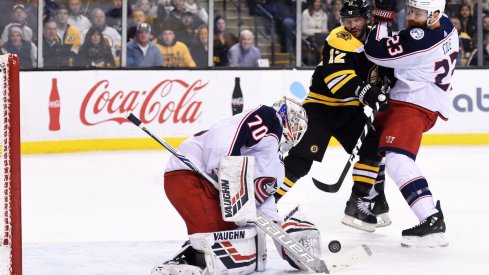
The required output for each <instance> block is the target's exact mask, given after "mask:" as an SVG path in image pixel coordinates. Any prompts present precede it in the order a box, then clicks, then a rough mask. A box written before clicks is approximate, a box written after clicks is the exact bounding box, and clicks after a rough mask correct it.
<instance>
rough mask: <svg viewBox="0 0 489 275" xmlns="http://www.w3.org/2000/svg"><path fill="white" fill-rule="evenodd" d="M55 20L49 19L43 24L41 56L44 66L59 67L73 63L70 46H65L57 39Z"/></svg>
mask: <svg viewBox="0 0 489 275" xmlns="http://www.w3.org/2000/svg"><path fill="white" fill-rule="evenodd" d="M56 29H57V28H56V21H54V20H53V19H49V18H48V20H47V21H46V22H45V23H44V26H43V33H42V34H43V42H42V43H43V44H42V57H43V60H44V68H60V67H67V66H72V65H73V54H72V53H71V52H70V48H71V47H66V46H65V45H63V44H61V42H60V41H59V40H58V35H57V33H56Z"/></svg>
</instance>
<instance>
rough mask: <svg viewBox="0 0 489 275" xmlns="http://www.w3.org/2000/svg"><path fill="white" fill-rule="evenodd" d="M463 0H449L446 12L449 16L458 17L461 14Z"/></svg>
mask: <svg viewBox="0 0 489 275" xmlns="http://www.w3.org/2000/svg"><path fill="white" fill-rule="evenodd" d="M461 6H462V1H461V0H447V4H446V5H445V13H446V15H448V17H449V18H453V17H458V16H459V14H460V7H461Z"/></svg>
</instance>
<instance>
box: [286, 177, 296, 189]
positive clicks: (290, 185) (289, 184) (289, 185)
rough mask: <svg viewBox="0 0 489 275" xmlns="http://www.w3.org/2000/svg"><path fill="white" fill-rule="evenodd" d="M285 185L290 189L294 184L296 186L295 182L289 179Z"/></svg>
mask: <svg viewBox="0 0 489 275" xmlns="http://www.w3.org/2000/svg"><path fill="white" fill-rule="evenodd" d="M284 183H285V185H287V186H288V187H292V186H294V184H295V182H293V181H291V180H289V179H288V178H287V177H286V178H285V180H284Z"/></svg>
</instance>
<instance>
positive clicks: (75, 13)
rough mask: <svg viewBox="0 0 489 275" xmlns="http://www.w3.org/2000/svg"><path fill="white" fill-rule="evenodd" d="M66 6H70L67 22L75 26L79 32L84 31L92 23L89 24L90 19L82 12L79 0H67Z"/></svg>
mask: <svg viewBox="0 0 489 275" xmlns="http://www.w3.org/2000/svg"><path fill="white" fill-rule="evenodd" d="M68 7H69V8H70V11H69V15H68V24H70V25H71V26H73V27H75V28H77V29H78V31H79V32H80V33H84V32H86V31H87V30H88V29H90V27H91V26H92V24H90V20H88V18H87V17H86V16H85V15H83V14H82V9H81V2H80V0H69V1H68ZM58 27H59V26H58Z"/></svg>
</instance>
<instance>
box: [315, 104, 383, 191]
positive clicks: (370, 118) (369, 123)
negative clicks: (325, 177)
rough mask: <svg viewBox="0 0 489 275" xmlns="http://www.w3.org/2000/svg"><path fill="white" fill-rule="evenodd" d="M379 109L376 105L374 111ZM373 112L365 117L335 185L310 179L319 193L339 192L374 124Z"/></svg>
mask: <svg viewBox="0 0 489 275" xmlns="http://www.w3.org/2000/svg"><path fill="white" fill-rule="evenodd" d="M378 109H379V104H378V103H377V106H376V110H378ZM375 113H376V112H375V111H374V110H373V109H372V112H371V113H370V115H369V116H368V117H367V122H366V123H365V126H363V131H362V133H361V134H360V137H359V138H358V140H357V143H356V144H355V147H353V150H352V152H351V154H350V157H349V158H348V161H347V162H346V164H345V167H344V168H343V171H342V172H341V175H340V178H339V179H338V181H336V183H334V184H327V183H324V182H321V181H319V180H317V179H315V178H314V177H313V178H312V182H313V183H314V185H315V186H316V187H317V188H318V189H319V190H321V191H324V192H328V193H336V192H338V190H340V187H341V185H342V184H343V181H344V180H345V177H346V174H348V171H349V170H350V167H351V164H352V162H353V161H354V160H355V158H356V157H357V155H358V151H360V148H361V147H362V143H363V140H364V139H365V137H366V136H367V134H368V131H369V128H370V127H372V123H373V122H374V117H375Z"/></svg>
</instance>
